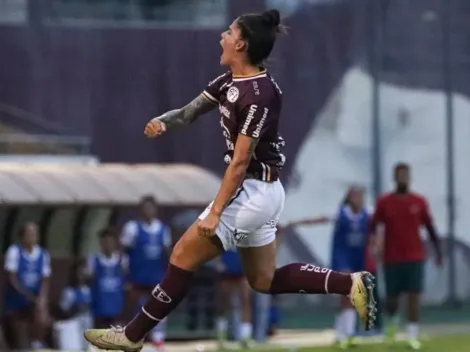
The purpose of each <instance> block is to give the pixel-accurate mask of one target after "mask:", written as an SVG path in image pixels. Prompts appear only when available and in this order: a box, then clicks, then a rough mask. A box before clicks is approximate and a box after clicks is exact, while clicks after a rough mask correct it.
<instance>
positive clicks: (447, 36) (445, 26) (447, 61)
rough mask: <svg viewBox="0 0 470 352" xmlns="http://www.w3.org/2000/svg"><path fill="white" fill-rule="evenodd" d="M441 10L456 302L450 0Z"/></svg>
mask: <svg viewBox="0 0 470 352" xmlns="http://www.w3.org/2000/svg"><path fill="white" fill-rule="evenodd" d="M442 3H443V11H442V21H441V22H442V51H443V52H442V55H443V60H442V64H443V67H442V73H443V76H444V77H443V79H444V90H445V94H446V105H445V119H446V159H447V160H446V162H447V165H446V173H447V226H448V229H447V232H448V246H447V255H448V258H449V297H448V299H449V303H451V304H455V303H456V302H457V295H456V277H455V255H454V253H455V252H454V243H455V182H454V106H453V104H452V103H453V102H452V91H453V87H452V54H451V43H450V40H451V27H450V25H451V5H450V0H446V1H443V2H442Z"/></svg>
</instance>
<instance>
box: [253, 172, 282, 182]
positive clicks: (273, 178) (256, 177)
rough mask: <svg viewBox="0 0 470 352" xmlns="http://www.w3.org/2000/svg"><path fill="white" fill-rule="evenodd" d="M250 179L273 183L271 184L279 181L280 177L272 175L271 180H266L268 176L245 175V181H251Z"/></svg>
mask: <svg viewBox="0 0 470 352" xmlns="http://www.w3.org/2000/svg"><path fill="white" fill-rule="evenodd" d="M250 179H251V180H258V181H262V182H268V183H271V182H275V181H277V180H278V179H279V177H278V175H271V177H270V178H269V179H266V176H264V177H263V175H262V174H260V173H258V172H247V173H246V175H245V180H250Z"/></svg>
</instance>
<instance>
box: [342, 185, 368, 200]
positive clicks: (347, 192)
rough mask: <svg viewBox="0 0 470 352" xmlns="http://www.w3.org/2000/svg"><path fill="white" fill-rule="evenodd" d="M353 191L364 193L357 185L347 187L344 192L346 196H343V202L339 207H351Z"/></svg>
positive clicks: (362, 188)
mask: <svg viewBox="0 0 470 352" xmlns="http://www.w3.org/2000/svg"><path fill="white" fill-rule="evenodd" d="M354 191H359V192H364V187H362V186H359V185H353V186H351V187H349V188H348V190H347V191H346V194H345V195H344V198H343V202H342V203H341V205H351V200H350V198H351V193H352V192H354Z"/></svg>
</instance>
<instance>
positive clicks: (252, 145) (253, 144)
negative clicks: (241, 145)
mask: <svg viewBox="0 0 470 352" xmlns="http://www.w3.org/2000/svg"><path fill="white" fill-rule="evenodd" d="M258 142H259V139H257V138H251V140H250V147H249V148H248V154H249V155H250V156H253V155H254V154H255V149H256V146H257V145H258Z"/></svg>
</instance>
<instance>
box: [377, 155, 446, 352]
mask: <svg viewBox="0 0 470 352" xmlns="http://www.w3.org/2000/svg"><path fill="white" fill-rule="evenodd" d="M394 171H395V183H396V188H395V191H394V192H392V193H388V194H385V195H383V196H382V197H380V198H379V199H378V200H377V205H376V209H375V214H374V217H373V220H372V222H371V231H372V232H373V233H375V231H376V229H377V225H378V224H382V225H383V226H384V236H385V237H384V242H383V261H384V271H385V284H386V291H387V300H386V310H387V314H388V315H389V318H390V324H389V326H388V328H387V335H388V338H389V339H390V340H394V338H395V333H396V330H397V328H398V318H397V313H398V300H399V298H400V295H402V294H406V295H407V299H408V306H407V310H408V312H407V313H408V325H407V327H406V330H407V335H408V345H409V347H411V348H412V349H419V348H420V347H421V343H420V342H419V340H418V334H419V328H418V320H419V308H420V295H421V292H422V289H423V281H424V261H425V260H426V251H425V248H424V245H423V242H422V240H421V236H420V227H421V226H422V225H424V226H425V227H426V229H427V231H428V233H429V237H430V239H431V242H432V243H433V245H434V249H435V251H436V264H437V265H438V266H440V265H441V264H442V252H441V247H440V245H439V238H438V236H437V233H436V230H435V228H434V225H433V222H432V218H431V215H430V212H429V207H428V204H427V202H426V200H425V199H424V197H423V196H421V195H419V194H417V193H414V192H410V189H409V184H410V167H409V165H407V164H405V163H399V164H397V165H396V166H395V170H394ZM376 242H377V243H379V244H380V243H381V241H376ZM379 252H382V249H381V250H379Z"/></svg>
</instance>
